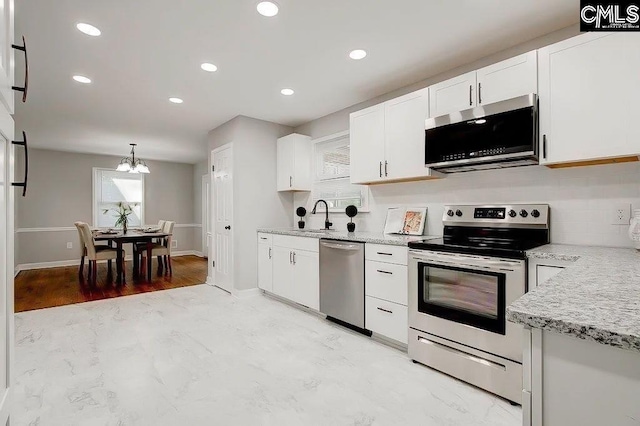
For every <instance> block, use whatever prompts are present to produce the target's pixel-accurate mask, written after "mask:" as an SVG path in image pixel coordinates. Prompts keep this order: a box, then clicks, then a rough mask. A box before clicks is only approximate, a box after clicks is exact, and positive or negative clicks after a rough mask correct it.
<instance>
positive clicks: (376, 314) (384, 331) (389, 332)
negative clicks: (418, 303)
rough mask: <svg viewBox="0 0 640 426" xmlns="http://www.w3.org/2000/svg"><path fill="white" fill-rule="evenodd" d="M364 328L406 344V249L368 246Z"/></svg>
mask: <svg viewBox="0 0 640 426" xmlns="http://www.w3.org/2000/svg"><path fill="white" fill-rule="evenodd" d="M365 279H366V281H365V328H366V329H368V330H371V331H373V332H374V333H377V334H379V335H381V336H384V337H387V338H390V339H393V340H395V341H398V342H400V343H403V344H407V331H408V327H409V325H408V309H407V297H408V296H407V289H408V285H407V248H406V247H394V246H386V245H378V244H367V245H365Z"/></svg>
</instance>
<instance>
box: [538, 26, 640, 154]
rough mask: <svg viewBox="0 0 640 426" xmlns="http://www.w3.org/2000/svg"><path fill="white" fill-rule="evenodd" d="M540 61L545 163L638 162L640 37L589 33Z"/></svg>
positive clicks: (556, 47) (543, 54) (547, 53)
mask: <svg viewBox="0 0 640 426" xmlns="http://www.w3.org/2000/svg"><path fill="white" fill-rule="evenodd" d="M538 57H539V85H540V134H541V138H542V139H541V144H542V149H541V151H542V152H541V160H540V163H541V164H545V165H556V166H557V165H566V164H570V165H588V164H598V163H601V162H616V161H635V160H637V155H638V154H640V126H638V123H637V121H638V117H640V102H638V99H640V74H639V73H638V70H640V38H639V37H637V35H636V34H633V33H614V34H611V33H589V34H584V35H580V36H578V37H574V38H571V39H569V40H565V41H562V42H560V43H557V44H554V45H551V46H548V47H545V48H543V49H540V50H539V52H538ZM572 163H573V164H572Z"/></svg>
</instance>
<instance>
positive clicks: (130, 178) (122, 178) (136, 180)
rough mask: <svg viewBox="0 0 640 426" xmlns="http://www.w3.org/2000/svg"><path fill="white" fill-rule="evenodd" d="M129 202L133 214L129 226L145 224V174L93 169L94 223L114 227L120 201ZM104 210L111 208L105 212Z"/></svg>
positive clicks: (104, 226) (99, 225) (101, 226)
mask: <svg viewBox="0 0 640 426" xmlns="http://www.w3.org/2000/svg"><path fill="white" fill-rule="evenodd" d="M120 202H122V203H126V204H129V205H130V206H131V207H132V209H133V214H131V216H129V226H130V227H131V226H142V225H143V224H144V175H142V174H132V173H127V172H118V171H115V170H109V169H97V168H96V169H93V225H94V226H96V227H99V228H112V227H114V225H115V222H116V217H115V212H114V211H111V209H113V210H117V209H118V203H120ZM104 210H110V211H109V212H107V213H106V214H104V213H103V212H104Z"/></svg>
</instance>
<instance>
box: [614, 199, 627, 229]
mask: <svg viewBox="0 0 640 426" xmlns="http://www.w3.org/2000/svg"><path fill="white" fill-rule="evenodd" d="M630 220H631V204H616V205H614V206H613V210H612V212H611V224H612V225H628V224H629V221H630Z"/></svg>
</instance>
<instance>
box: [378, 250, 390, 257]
mask: <svg viewBox="0 0 640 426" xmlns="http://www.w3.org/2000/svg"><path fill="white" fill-rule="evenodd" d="M376 254H379V255H380V256H393V254H391V253H385V252H383V251H378V252H376Z"/></svg>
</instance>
